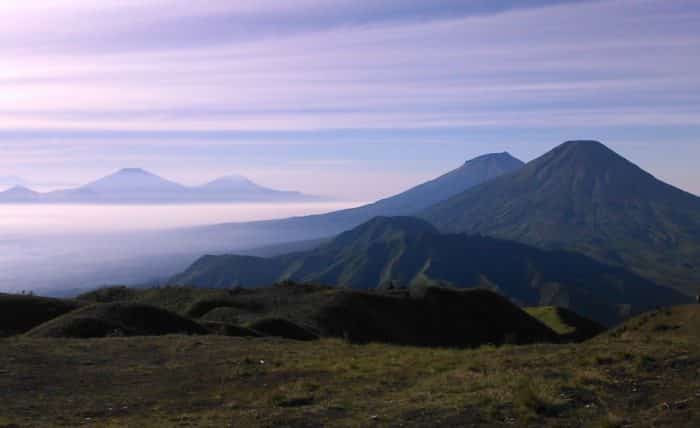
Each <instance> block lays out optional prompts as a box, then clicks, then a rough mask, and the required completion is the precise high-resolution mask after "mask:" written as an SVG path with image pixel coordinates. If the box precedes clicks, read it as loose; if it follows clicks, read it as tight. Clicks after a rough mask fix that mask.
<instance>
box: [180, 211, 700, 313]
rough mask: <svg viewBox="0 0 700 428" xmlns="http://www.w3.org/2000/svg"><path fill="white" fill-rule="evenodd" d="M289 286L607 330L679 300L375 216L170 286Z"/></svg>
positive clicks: (485, 241)
mask: <svg viewBox="0 0 700 428" xmlns="http://www.w3.org/2000/svg"><path fill="white" fill-rule="evenodd" d="M287 279H291V280H294V281H299V282H313V283H320V284H333V285H338V286H342V287H348V288H353V289H366V290H367V289H375V288H396V287H406V288H416V287H424V286H430V285H444V286H451V287H458V288H487V289H491V290H495V291H498V292H499V293H502V294H504V295H506V296H508V298H510V299H512V300H513V301H515V302H517V303H519V304H522V305H526V306H539V305H556V306H562V307H568V308H570V309H572V310H574V311H576V312H577V313H580V314H582V315H584V316H586V317H588V318H592V319H595V320H596V321H598V322H600V323H603V324H606V325H612V324H614V323H616V322H619V321H620V320H621V319H623V318H624V317H626V316H629V315H631V314H634V313H639V312H641V311H643V310H646V309H649V308H651V307H655V306H658V305H671V304H679V303H685V302H688V301H689V300H690V299H689V298H687V297H686V296H683V295H682V294H680V293H678V292H676V291H674V290H671V289H668V288H664V287H660V286H658V285H657V284H655V283H653V282H652V281H649V280H647V279H644V278H642V277H640V276H639V275H636V274H633V273H631V272H628V271H626V270H624V269H621V268H618V267H613V266H609V265H605V264H602V263H600V262H597V261H595V260H593V259H591V258H588V257H586V256H583V255H580V254H575V253H570V252H565V251H546V250H541V249H538V248H535V247H531V246H528V245H524V244H520V243H517V242H512V241H505V240H500V239H495V238H489V237H484V236H468V235H464V234H440V233H439V232H438V231H437V230H436V229H435V227H433V226H432V225H430V224H429V223H427V222H426V221H424V220H420V219H417V218H413V217H376V218H374V219H372V220H370V221H368V222H366V223H363V224H362V225H360V226H358V227H356V228H354V229H352V230H350V231H347V232H344V233H342V234H340V235H338V236H337V237H336V238H335V239H333V240H331V241H330V242H328V243H326V244H322V245H321V246H319V247H317V248H316V249H313V250H311V251H306V252H301V253H293V254H287V255H283V256H278V257H273V258H261V257H251V256H239V255H224V256H205V257H202V258H200V259H199V260H197V261H196V262H195V263H193V264H192V265H191V266H190V267H189V268H188V269H187V270H186V271H184V272H183V273H181V274H179V275H176V276H175V277H174V278H172V279H171V281H170V282H171V283H174V284H182V285H193V286H199V287H229V286H233V285H241V286H246V287H257V286H262V285H265V284H269V283H271V282H275V281H281V280H287Z"/></svg>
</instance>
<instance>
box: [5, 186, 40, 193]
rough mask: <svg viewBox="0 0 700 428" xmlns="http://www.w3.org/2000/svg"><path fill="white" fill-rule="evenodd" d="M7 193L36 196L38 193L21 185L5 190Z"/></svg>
mask: <svg viewBox="0 0 700 428" xmlns="http://www.w3.org/2000/svg"><path fill="white" fill-rule="evenodd" d="M5 193H15V194H19V193H25V194H36V192H35V191H33V190H32V189H30V188H28V187H26V186H21V185H17V186H12V187H10V188H9V189H7V190H5Z"/></svg>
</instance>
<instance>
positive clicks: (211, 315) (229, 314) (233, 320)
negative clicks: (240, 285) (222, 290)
mask: <svg viewBox="0 0 700 428" xmlns="http://www.w3.org/2000/svg"><path fill="white" fill-rule="evenodd" d="M240 313H241V310H240V309H238V308H234V307H225V306H222V307H217V308H214V309H212V310H211V311H209V312H207V313H206V314H204V315H203V316H202V317H200V320H202V321H211V322H222V323H227V324H238V323H240V322H241V317H240Z"/></svg>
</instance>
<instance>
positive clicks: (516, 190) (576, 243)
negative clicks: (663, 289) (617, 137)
mask: <svg viewBox="0 0 700 428" xmlns="http://www.w3.org/2000/svg"><path fill="white" fill-rule="evenodd" d="M422 217H424V218H425V219H427V220H429V221H430V222H431V223H432V224H434V225H436V226H437V227H438V228H439V229H440V230H441V231H444V232H466V233H471V234H475V233H479V234H485V235H489V236H494V237H498V238H502V239H512V240H517V241H520V242H524V243H527V244H532V245H536V246H539V247H542V248H549V249H551V248H563V249H568V250H573V251H577V252H581V253H584V254H586V255H588V256H591V257H594V258H596V259H597V260H600V261H602V262H604V263H612V264H616V265H619V266H624V267H626V268H629V269H632V270H634V271H635V272H637V273H638V274H640V275H643V276H645V277H647V278H650V279H652V280H654V281H655V282H658V283H660V284H664V285H669V286H673V287H675V288H677V289H678V290H681V291H683V292H685V293H687V294H691V295H694V294H695V293H696V292H697V286H698V284H700V198H698V197H697V196H695V195H692V194H689V193H686V192H684V191H682V190H679V189H677V188H675V187H672V186H670V185H668V184H666V183H663V182H661V181H659V180H657V179H656V178H654V177H653V176H652V175H650V174H648V173H647V172H645V171H643V170H642V169H640V168H639V167H637V166H636V165H634V164H632V163H631V162H629V161H627V160H626V159H624V158H623V157H621V156H619V155H617V154H616V153H614V152H613V151H611V150H610V149H608V148H607V147H605V146H604V145H603V144H601V143H599V142H595V141H570V142H567V143H564V144H562V145H561V146H559V147H557V148H555V149H554V150H552V151H550V152H549V153H547V154H545V155H544V156H542V157H540V158H538V159H536V160H534V161H532V162H530V163H528V164H527V165H526V166H525V167H523V168H522V169H520V170H519V171H518V172H516V173H514V174H510V175H507V176H502V177H499V178H496V179H494V180H492V181H490V182H487V183H484V184H482V185H480V186H477V187H475V188H472V189H469V190H467V191H465V192H463V193H461V194H460V195H457V196H454V197H453V198H450V199H448V200H447V201H444V202H441V203H439V204H437V205H435V206H433V207H431V208H430V209H428V210H427V211H425V212H424V213H423V214H422Z"/></svg>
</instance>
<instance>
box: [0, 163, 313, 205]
mask: <svg viewBox="0 0 700 428" xmlns="http://www.w3.org/2000/svg"><path fill="white" fill-rule="evenodd" d="M317 199H319V198H317V197H314V196H309V195H304V194H302V193H299V192H288V191H281V190H274V189H269V188H266V187H262V186H259V185H257V184H255V183H253V182H252V181H250V180H248V179H246V178H244V177H240V176H228V177H222V178H219V179H216V180H214V181H211V182H209V183H207V184H204V185H201V186H195V187H188V186H184V185H182V184H179V183H176V182H174V181H170V180H167V179H165V178H162V177H160V176H158V175H155V174H153V173H151V172H148V171H146V170H143V169H140V168H124V169H121V170H119V171H117V172H115V173H113V174H110V175H108V176H106V177H102V178H100V179H98V180H95V181H93V182H90V183H88V184H85V185H83V186H80V187H77V188H73V189H66V190H57V191H53V192H47V193H37V192H33V191H31V190H29V189H26V188H21V187H15V188H13V189H10V190H7V191H5V192H0V203H1V202H25V200H26V201H31V202H47V203H51V202H54V203H56V202H60V203H76V202H77V203H178V202H183V203H186V202H226V201H230V202H234V201H248V202H249V201H266V202H268V201H269V202H282V201H309V200H317Z"/></svg>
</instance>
